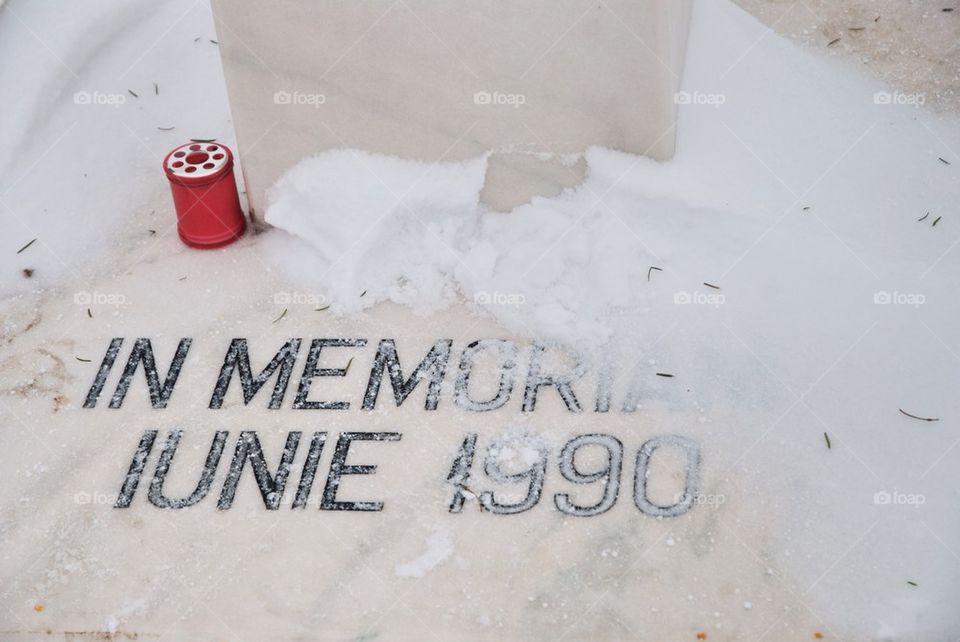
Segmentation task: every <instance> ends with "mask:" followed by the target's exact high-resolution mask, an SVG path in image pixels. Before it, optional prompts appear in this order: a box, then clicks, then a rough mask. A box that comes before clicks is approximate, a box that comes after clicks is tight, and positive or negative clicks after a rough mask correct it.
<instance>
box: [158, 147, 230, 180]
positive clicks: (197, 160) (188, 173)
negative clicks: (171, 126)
mask: <svg viewBox="0 0 960 642" xmlns="http://www.w3.org/2000/svg"><path fill="white" fill-rule="evenodd" d="M229 160H230V152H229V151H228V150H227V148H226V147H224V146H223V145H221V144H219V143H197V142H193V143H188V144H186V145H181V146H180V147H178V148H176V149H175V150H173V151H172V152H170V154H169V155H167V160H166V162H165V163H164V165H165V169H166V170H167V172H168V173H170V174H173V175H174V176H177V177H180V178H186V179H195V178H205V177H208V176H214V175H216V174H218V173H219V172H221V171H223V168H224V166H225V165H226V164H227V163H228V162H229Z"/></svg>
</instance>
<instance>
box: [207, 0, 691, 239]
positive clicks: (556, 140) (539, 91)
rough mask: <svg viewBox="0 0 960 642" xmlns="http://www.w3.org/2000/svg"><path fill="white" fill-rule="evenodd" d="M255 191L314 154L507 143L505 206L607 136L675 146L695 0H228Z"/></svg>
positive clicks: (226, 45)
mask: <svg viewBox="0 0 960 642" xmlns="http://www.w3.org/2000/svg"><path fill="white" fill-rule="evenodd" d="M213 6H214V11H215V15H216V20H217V28H218V33H219V39H220V46H221V52H222V55H223V62H224V69H225V73H226V79H227V86H228V90H229V94H230V102H231V108H232V111H233V116H234V120H235V125H236V130H237V136H238V139H239V142H240V153H241V160H242V163H241V164H242V168H243V172H244V176H245V178H246V181H247V189H248V196H249V199H250V203H251V206H252V208H253V210H254V211H255V213H256V215H257V217H258V220H262V218H261V217H262V211H263V208H264V206H265V192H266V190H267V188H268V187H269V186H270V185H271V184H272V183H273V181H275V180H276V179H277V178H278V177H279V176H280V175H281V174H282V173H283V172H284V171H285V170H287V169H288V168H290V167H291V166H292V165H294V164H295V163H296V162H297V161H299V160H301V159H302V158H303V157H305V156H309V155H312V154H314V153H317V152H321V151H324V150H328V149H335V148H345V147H346V148H356V149H363V150H368V151H375V152H380V153H386V154H393V155H396V156H400V157H403V158H411V159H416V160H421V161H437V160H447V161H456V160H464V159H466V158H471V157H476V156H479V155H482V154H485V153H487V152H493V157H492V158H491V162H490V169H489V171H488V174H487V183H486V188H485V190H484V192H483V194H482V195H481V198H482V199H483V201H484V202H485V203H487V204H489V205H491V206H492V207H494V208H497V209H509V208H511V207H513V206H515V205H518V204H521V203H524V202H527V201H528V200H529V199H530V197H531V196H533V195H554V194H556V193H558V192H559V191H560V190H562V189H563V188H564V187H567V186H570V185H573V184H576V183H578V182H579V180H580V179H581V178H582V175H583V171H584V164H583V162H582V159H580V157H579V155H580V154H582V153H583V151H584V150H585V149H586V148H587V147H588V146H590V145H601V146H606V147H611V148H614V149H619V150H623V151H628V152H634V153H639V154H646V155H649V156H652V157H654V158H657V159H666V158H669V157H670V156H672V154H673V150H674V138H675V132H674V126H675V122H676V105H675V102H674V93H675V91H676V89H677V87H678V81H679V76H680V70H681V67H682V61H683V51H684V48H685V43H686V33H687V25H688V20H689V9H690V1H689V0H682V1H675V0H612V1H610V2H603V3H596V2H593V1H592V0H587V1H585V0H559V1H557V0H551V1H549V2H547V1H544V0H538V1H533V0H524V1H522V2H510V3H505V2H496V1H494V0H472V1H471V2H469V3H453V2H437V1H435V0H405V1H398V2H395V3H389V2H373V1H371V2H351V3H342V2H331V1H326V2H297V1H292V0H288V1H286V2H280V3H275V2H272V3H264V2H258V1H256V0H229V1H225V0H214V2H213Z"/></svg>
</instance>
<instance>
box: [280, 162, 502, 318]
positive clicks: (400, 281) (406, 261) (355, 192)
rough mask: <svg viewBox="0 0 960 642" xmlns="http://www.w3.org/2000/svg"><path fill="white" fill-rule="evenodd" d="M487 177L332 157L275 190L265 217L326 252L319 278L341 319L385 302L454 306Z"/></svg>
mask: <svg viewBox="0 0 960 642" xmlns="http://www.w3.org/2000/svg"><path fill="white" fill-rule="evenodd" d="M485 169H486V162H485V159H483V158H481V159H478V160H476V161H472V162H468V163H462V164H447V165H427V164H424V163H417V162H414V161H401V160H397V159H392V158H387V157H383V156H377V155H374V154H367V153H364V152H355V151H348V150H344V151H333V152H329V153H327V154H323V155H320V156H317V157H315V158H311V159H307V160H305V161H303V162H301V163H300V164H299V165H297V166H296V167H294V168H293V169H292V170H290V171H289V172H288V173H287V174H286V175H285V176H284V177H283V178H281V179H280V180H279V181H278V182H277V184H276V185H275V186H274V188H273V189H272V191H271V195H270V197H271V206H270V209H269V211H268V212H267V215H266V219H267V221H268V222H269V223H271V224H273V225H275V226H277V227H279V228H281V229H287V230H297V233H298V234H299V235H300V236H302V237H303V238H304V239H306V240H307V241H308V242H309V243H310V244H311V245H312V246H313V247H314V248H315V249H316V250H318V252H319V255H318V259H319V260H320V261H322V262H323V265H324V269H323V270H322V271H321V272H320V273H319V274H317V275H316V278H317V279H318V280H319V282H320V283H322V284H323V288H324V293H325V296H326V298H327V299H328V300H330V301H332V302H334V303H333V306H334V308H335V310H336V311H338V312H353V311H355V310H357V309H359V307H360V306H362V305H364V304H365V303H366V302H367V301H377V300H383V299H384V298H390V299H392V300H394V301H397V302H400V303H409V304H414V305H417V306H418V307H420V308H421V309H422V308H428V309H435V308H437V307H440V306H441V305H443V304H446V303H449V302H450V301H452V299H453V294H454V290H453V283H452V281H451V278H450V275H451V274H452V273H453V272H454V270H455V268H456V266H457V261H458V255H457V253H456V252H455V251H453V250H452V248H454V247H460V246H463V245H464V244H466V243H468V242H469V239H470V238H471V236H472V235H473V232H474V227H475V225H476V222H477V203H478V194H479V192H480V188H481V187H483V175H484V171H485ZM312 276H313V275H312ZM360 288H362V289H360ZM364 291H366V292H367V294H366V295H365V298H363V299H361V295H362V294H364ZM427 293H429V294H427Z"/></svg>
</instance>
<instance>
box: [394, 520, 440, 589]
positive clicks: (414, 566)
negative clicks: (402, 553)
mask: <svg viewBox="0 0 960 642" xmlns="http://www.w3.org/2000/svg"><path fill="white" fill-rule="evenodd" d="M451 555H453V538H452V537H451V535H450V530H449V529H447V528H446V527H444V526H439V527H437V528H436V529H435V530H434V531H433V533H431V534H430V537H428V538H427V550H425V551H424V552H423V553H422V554H421V555H420V556H419V557H417V558H416V559H412V560H410V561H409V562H404V563H402V564H397V567H396V570H395V573H396V575H397V577H423V576H424V575H426V574H427V573H429V572H430V571H431V570H433V569H434V568H435V567H436V566H437V565H438V564H441V563H443V562H445V561H446V560H448V559H449V558H450V556H451Z"/></svg>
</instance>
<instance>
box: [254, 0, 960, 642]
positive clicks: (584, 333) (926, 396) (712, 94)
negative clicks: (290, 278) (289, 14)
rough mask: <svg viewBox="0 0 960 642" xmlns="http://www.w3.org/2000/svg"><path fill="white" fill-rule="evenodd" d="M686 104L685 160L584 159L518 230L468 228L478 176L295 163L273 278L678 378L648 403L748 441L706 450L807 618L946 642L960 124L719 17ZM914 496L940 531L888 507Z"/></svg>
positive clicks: (502, 220)
mask: <svg viewBox="0 0 960 642" xmlns="http://www.w3.org/2000/svg"><path fill="white" fill-rule="evenodd" d="M682 95H683V98H681V99H680V100H681V102H683V103H686V104H683V106H682V107H681V119H680V128H679V132H680V139H679V150H678V153H677V156H676V158H675V159H674V160H673V161H670V162H667V163H656V162H654V161H651V160H648V159H644V158H641V157H636V156H631V155H627V154H621V153H618V152H614V151H610V150H604V149H591V150H589V152H588V153H587V160H588V164H589V175H588V178H587V180H586V181H585V183H584V184H583V185H582V186H581V187H579V188H576V189H574V190H569V191H567V192H566V193H564V194H563V195H561V196H560V197H558V198H555V199H536V200H534V201H533V202H532V203H531V204H529V205H526V206H522V207H518V208H517V209H515V210H514V211H513V212H510V213H508V214H498V213H494V212H489V211H486V210H484V208H482V207H479V206H473V205H472V204H473V203H475V202H476V195H477V192H478V191H479V187H480V185H479V183H478V181H477V180H476V177H477V175H478V174H479V173H480V172H479V169H478V167H479V166H480V164H481V163H482V162H483V159H477V160H476V161H475V162H473V163H469V164H466V165H458V164H457V165H455V164H450V165H443V164H437V165H433V166H426V167H425V166H423V165H421V164H419V163H414V162H412V161H406V160H402V159H396V158H388V157H382V156H376V155H371V154H367V153H363V152H356V151H352V150H340V151H336V152H328V153H326V154H322V155H320V156H318V157H316V158H313V159H308V160H305V161H303V163H301V164H300V165H299V166H297V167H296V168H294V169H293V170H291V171H290V172H289V173H288V174H287V175H286V176H285V177H284V178H283V179H282V180H281V181H279V182H278V183H277V185H276V186H275V187H274V190H273V192H272V195H271V198H272V204H271V205H270V207H269V208H268V210H267V214H266V217H267V220H268V221H270V222H271V223H273V224H274V225H276V226H277V227H278V228H279V229H278V230H275V231H272V232H270V233H269V234H268V235H267V237H266V238H265V239H263V241H262V242H261V246H262V247H263V248H265V254H264V256H265V260H267V261H269V262H271V263H275V264H278V265H281V266H284V267H286V269H287V273H288V274H291V275H294V276H296V277H297V278H300V279H302V283H304V287H308V288H313V289H314V290H316V291H319V292H323V293H330V294H331V296H330V301H331V306H332V307H331V310H332V311H333V312H336V313H341V314H346V313H350V314H352V313H356V312H357V311H358V310H360V309H365V308H369V307H371V306H373V305H376V304H377V303H380V302H383V301H393V302H397V303H401V304H405V305H409V306H412V307H413V309H414V310H415V311H420V312H423V313H427V312H432V311H434V310H436V309H438V308H442V307H443V306H445V305H448V304H449V303H450V302H451V300H453V293H456V294H457V295H458V296H459V298H461V299H463V300H465V301H466V304H467V305H468V306H469V307H471V309H472V310H474V312H475V313H477V314H480V315H485V316H490V317H492V318H493V319H495V320H496V321H497V322H498V323H499V324H501V325H502V326H504V327H505V328H507V329H509V330H511V331H513V332H516V333H517V334H520V335H523V336H528V337H536V338H539V339H542V340H547V341H551V342H556V343H559V344H562V345H566V346H571V347H573V348H574V349H576V350H578V351H581V352H583V353H586V357H587V358H588V359H589V358H591V357H592V358H593V360H594V361H597V360H602V359H609V358H611V357H610V353H611V352H613V353H615V354H613V357H612V358H613V360H614V361H615V362H616V361H618V360H619V364H618V365H619V367H620V370H621V371H623V370H628V371H633V372H636V371H637V370H640V371H642V372H645V373H647V374H648V375H652V374H653V373H654V372H657V371H665V373H668V374H673V375H675V377H678V378H679V379H680V380H679V381H675V382H671V383H673V384H674V385H666V384H664V385H662V386H657V389H656V395H657V401H658V402H659V403H662V404H663V405H665V406H667V407H669V408H673V409H674V411H675V412H683V411H687V410H689V411H692V412H693V413H706V416H709V415H714V416H715V415H716V413H718V412H719V413H721V414H725V416H727V417H728V418H729V420H730V421H732V422H736V423H738V424H740V425H717V424H716V423H713V422H715V421H716V420H715V419H711V420H708V421H707V423H706V424H702V425H701V427H700V428H699V429H697V430H699V431H700V432H699V433H698V434H701V435H702V436H703V437H704V439H709V440H711V444H712V446H711V447H712V448H719V449H721V450H722V451H723V452H724V457H729V460H728V461H729V462H730V463H731V470H736V471H737V472H738V473H739V475H740V477H739V478H738V479H737V481H736V482H735V483H733V484H732V485H722V487H723V488H724V489H725V490H724V492H726V493H727V494H740V493H742V492H744V491H745V490H746V489H748V488H749V489H750V492H756V493H757V495H756V496H755V497H754V498H753V500H752V501H753V502H756V503H757V505H758V506H763V507H764V509H763V510H764V511H765V512H766V514H767V516H768V518H770V519H772V520H774V524H775V526H773V525H770V526H772V528H770V531H769V532H768V536H769V538H770V549H769V550H768V551H767V552H766V553H763V554H762V555H764V556H768V555H769V556H770V557H771V558H775V559H776V560H777V562H778V563H782V564H784V565H785V566H786V567H788V568H789V569H790V571H789V574H790V575H791V576H793V577H794V578H796V579H795V580H794V581H795V582H796V584H794V585H793V586H794V588H795V590H797V591H799V592H800V594H801V595H802V596H803V597H804V599H809V600H811V601H812V603H814V604H815V605H816V606H815V609H816V611H817V612H818V613H826V614H829V619H830V620H831V621H842V622H844V623H845V628H844V630H845V631H848V632H849V633H850V634H852V635H854V636H855V637H861V636H869V637H871V638H875V639H887V638H888V637H889V636H893V638H896V637H897V636H902V635H910V634H914V633H918V632H921V631H922V632H923V634H924V635H928V636H930V639H942V636H944V635H946V634H947V633H948V632H949V631H951V630H952V628H953V625H954V624H955V621H954V618H953V616H952V615H951V608H950V607H949V606H948V603H949V602H951V600H950V599H944V598H945V597H946V596H948V595H949V596H952V598H953V599H954V600H955V599H956V597H958V590H957V588H956V579H957V578H958V576H960V566H958V565H957V556H956V554H955V553H954V552H953V550H954V549H952V548H951V546H952V545H950V544H949V542H950V541H952V540H953V539H955V536H956V534H957V533H958V532H960V518H958V514H957V512H956V511H954V510H952V509H951V506H952V504H953V503H954V502H955V501H956V498H957V487H958V474H957V473H956V468H955V467H953V466H952V465H951V464H950V463H949V461H944V459H942V458H943V457H944V455H943V453H944V452H946V451H948V450H949V449H951V448H952V447H953V446H954V445H955V444H956V443H957V440H958V439H960V435H958V433H957V432H956V429H955V425H956V424H955V421H953V420H952V419H951V418H950V417H951V416H952V415H955V414H956V413H957V411H958V410H960V406H958V404H957V402H956V401H954V400H953V399H954V395H953V393H952V386H953V385H954V384H955V382H956V381H957V378H958V376H960V358H958V353H960V333H958V332H957V331H956V329H955V328H956V324H955V323H954V320H955V319H956V318H958V315H960V302H958V298H957V296H956V279H957V276H958V268H960V257H958V255H957V253H956V252H955V251H954V249H955V246H956V244H957V243H958V239H960V231H958V228H957V227H956V226H957V225H958V221H956V220H954V218H955V216H956V211H955V210H956V203H958V202H960V180H958V175H957V172H958V171H960V157H958V156H957V155H956V152H955V150H957V149H960V126H958V121H957V119H956V118H955V117H953V116H945V115H939V114H936V113H933V112H931V111H929V110H926V109H922V108H918V107H917V106H916V105H915V104H909V102H908V103H907V104H903V101H899V100H896V99H891V100H886V98H887V97H890V96H895V94H894V92H893V90H892V89H890V88H888V87H884V86H882V85H880V84H879V83H877V82H876V81H874V80H872V79H871V78H868V77H866V76H865V75H864V74H863V73H862V72H861V71H860V70H858V69H856V68H854V67H853V66H852V65H845V64H839V63H837V62H836V61H831V60H827V59H825V58H821V57H818V56H816V55H814V54H811V53H809V52H805V51H802V50H800V49H798V48H797V47H795V46H794V45H792V44H790V43H789V42H787V41H786V40H784V39H782V38H779V37H777V36H776V35H773V34H770V33H768V32H766V31H765V29H764V28H763V27H761V26H760V25H759V24H758V23H756V22H755V21H754V20H753V19H752V18H750V17H749V16H747V15H745V14H743V13H741V12H739V11H738V10H736V9H734V8H733V7H732V6H730V5H729V4H727V3H721V2H709V3H707V2H702V3H699V4H698V5H697V10H696V13H695V16H694V23H693V33H692V35H691V51H690V55H689V60H688V66H687V70H686V75H685V78H684V88H683V94H682ZM897 103H901V104H897ZM345 173H346V174H347V175H349V177H348V178H346V177H345ZM386 185H389V189H387V188H386V187H385V186H386ZM457 191H459V198H457V196H456V195H455V194H454V192H457ZM433 195H436V198H434V197H433ZM391 196H392V197H391ZM451 201H454V202H453V203H452V204H450V203H451ZM927 212H929V215H928V214H927ZM444 213H445V215H444ZM371 220H372V221H375V222H377V221H379V223H377V224H376V225H374V226H372V227H371V226H369V223H370V221H371ZM344 230H346V231H347V232H348V233H350V234H351V235H352V236H351V237H350V238H349V239H347V238H342V237H340V236H338V235H339V234H341V233H343V232H342V231H344ZM391 241H393V242H391ZM304 242H306V245H307V247H305V246H304V244H303V243H304ZM361 295H362V296H361ZM612 346H616V348H613V349H612V348H611V347H612ZM627 346H629V349H627V348H626V347H627ZM638 353H639V354H648V355H650V356H651V357H652V358H651V359H650V361H649V363H644V362H640V363H637V362H633V361H632V360H633V359H635V356H634V355H636V354H638ZM624 361H625V362H624ZM691 390H694V391H696V392H697V394H698V396H700V401H699V402H693V403H691V400H690V392H691ZM650 407H651V405H650V404H649V403H648V405H647V408H650ZM654 407H656V406H654ZM900 408H903V409H904V410H906V411H908V412H909V411H910V409H913V410H915V411H916V412H917V413H919V414H920V415H924V416H926V415H930V416H933V417H937V418H940V419H941V420H940V421H939V422H922V421H917V420H914V419H911V418H909V417H907V416H905V415H904V414H902V413H901V412H899V409H900ZM738 453H739V454H738ZM947 459H948V460H949V459H950V458H949V457H947ZM897 493H900V495H897ZM912 495H922V496H923V497H924V498H925V502H926V504H925V505H924V506H925V510H923V511H922V512H919V511H918V510H914V511H912V512H911V511H900V512H898V513H896V514H893V512H892V511H887V512H886V513H885V512H883V510H884V509H882V508H880V509H879V510H878V506H883V505H885V498H887V497H888V496H889V497H898V496H912ZM894 503H895V502H894ZM934 506H937V507H938V508H933V507H934ZM914 508H916V504H914ZM737 526H742V524H733V525H731V527H732V528H735V527H737ZM723 528H726V527H723ZM723 528H721V531H722V530H723ZM867 540H869V542H870V543H869V546H861V544H863V543H864V541H867ZM945 542H947V544H945ZM824 550H830V551H834V552H835V553H836V554H831V555H830V556H828V557H830V558H831V561H830V562H828V563H822V553H823V551H824ZM758 554H760V553H758ZM817 560H819V561H817ZM906 575H923V576H924V577H926V578H927V581H929V582H931V583H932V585H933V586H935V588H934V589H933V590H932V592H931V593H926V594H925V595H926V596H927V597H921V596H920V594H918V593H908V592H906V591H905V588H904V587H907V588H910V587H911V586H912V585H908V584H907V578H906V577H905V576H906ZM901 576H904V578H902V579H901ZM852 586H856V587H858V588H857V589H856V590H851V587H852ZM867 591H868V592H869V594H870V597H869V599H867V598H863V595H864V593H865V592H867ZM931 596H933V597H931ZM861 598H862V599H861ZM881 605H882V606H881ZM893 638H891V639H893Z"/></svg>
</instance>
